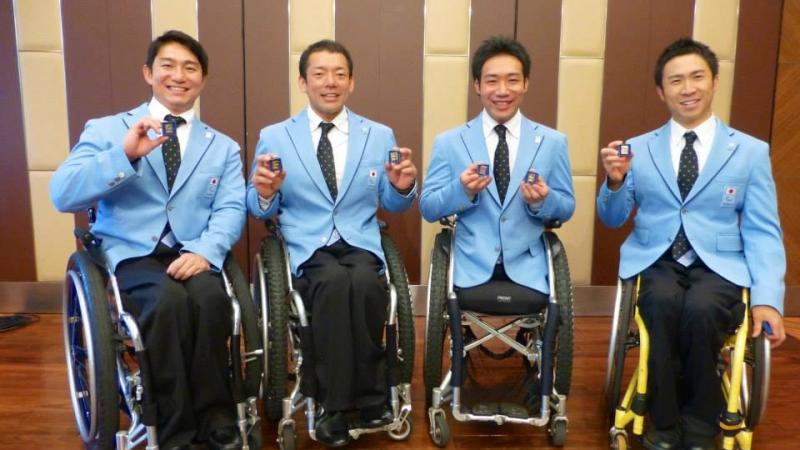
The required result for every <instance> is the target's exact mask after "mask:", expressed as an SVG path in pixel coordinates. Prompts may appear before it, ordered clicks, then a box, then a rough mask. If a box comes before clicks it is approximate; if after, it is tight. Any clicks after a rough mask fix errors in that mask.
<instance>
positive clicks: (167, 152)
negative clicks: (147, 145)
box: [161, 114, 186, 191]
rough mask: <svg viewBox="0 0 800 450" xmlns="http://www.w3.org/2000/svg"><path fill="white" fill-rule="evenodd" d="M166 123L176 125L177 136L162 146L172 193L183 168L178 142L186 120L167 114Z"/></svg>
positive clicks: (168, 183)
mask: <svg viewBox="0 0 800 450" xmlns="http://www.w3.org/2000/svg"><path fill="white" fill-rule="evenodd" d="M164 121H165V122H172V123H174V124H175V136H170V138H169V139H167V141H166V142H164V143H163V144H162V145H161V153H162V154H163V155H164V168H165V169H166V170H167V187H168V188H169V190H170V191H172V185H173V183H175V178H176V177H177V176H178V169H180V167H181V144H180V142H178V134H177V132H178V127H179V126H181V125H183V124H185V123H186V119H184V118H183V117H180V116H173V115H172V114H167V115H166V116H164Z"/></svg>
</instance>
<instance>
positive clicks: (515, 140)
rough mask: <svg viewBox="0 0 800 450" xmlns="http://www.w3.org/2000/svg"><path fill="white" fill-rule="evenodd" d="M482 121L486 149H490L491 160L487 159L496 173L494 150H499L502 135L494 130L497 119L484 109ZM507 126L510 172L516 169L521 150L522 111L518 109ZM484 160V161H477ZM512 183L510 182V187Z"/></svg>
mask: <svg viewBox="0 0 800 450" xmlns="http://www.w3.org/2000/svg"><path fill="white" fill-rule="evenodd" d="M481 122H483V137H484V139H486V150H488V151H489V161H486V163H487V164H489V165H490V166H491V167H492V171H491V172H490V173H492V174H493V173H494V152H495V150H497V142H498V141H499V140H500V136H498V135H497V132H495V131H494V127H496V126H497V125H498V123H497V121H496V120H494V119H493V118H492V116H490V115H489V113H487V112H486V110H485V109H484V110H483V112H482V113H481ZM503 125H505V127H506V143H507V144H508V172H509V173H511V172H513V171H514V162H515V161H516V160H517V151H518V150H519V134H520V129H521V128H522V113H521V112H520V111H519V109H517V112H516V113H515V114H514V115H513V116H512V117H511V118H510V119H508V120H507V121H506V123H504V124H503ZM476 162H482V161H476ZM510 188H511V183H509V189H510Z"/></svg>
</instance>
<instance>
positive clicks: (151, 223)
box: [50, 31, 246, 449]
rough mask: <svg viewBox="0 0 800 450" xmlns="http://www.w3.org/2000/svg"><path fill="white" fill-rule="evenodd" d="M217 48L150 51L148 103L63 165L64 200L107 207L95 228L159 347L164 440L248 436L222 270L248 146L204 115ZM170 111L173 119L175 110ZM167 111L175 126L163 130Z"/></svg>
mask: <svg viewBox="0 0 800 450" xmlns="http://www.w3.org/2000/svg"><path fill="white" fill-rule="evenodd" d="M207 72H208V57H207V55H206V53H205V50H203V47H202V46H201V45H200V43H199V42H197V41H196V40H195V39H193V38H192V37H190V36H188V35H186V34H184V33H182V32H180V31H169V32H167V33H165V34H163V35H162V36H160V37H158V38H156V39H155V40H154V41H153V42H152V43H151V44H150V47H149V49H148V54H147V62H146V64H145V66H144V67H143V73H144V78H145V80H146V81H147V83H148V84H150V85H151V86H152V89H153V97H152V99H151V100H150V102H149V103H146V104H143V105H141V106H139V107H137V108H135V109H133V110H131V111H128V112H123V113H120V114H116V115H113V116H107V117H103V118H99V119H94V120H90V121H89V122H88V123H87V124H86V128H85V130H84V131H83V133H82V134H81V137H80V140H79V141H78V143H77V144H76V145H75V147H74V148H73V149H72V151H71V152H70V155H69V157H68V158H67V160H66V161H64V163H63V164H61V166H60V167H59V168H58V170H57V171H56V172H55V174H54V175H53V179H52V181H51V184H50V195H51V198H52V200H53V203H54V204H55V206H56V208H58V210H60V211H63V212H79V211H85V210H86V209H87V208H89V207H91V206H95V207H96V210H97V220H96V222H95V223H94V224H93V225H92V229H91V231H92V233H94V234H95V235H96V236H97V237H99V238H100V239H101V240H102V243H101V247H102V250H103V251H104V253H105V254H106V256H107V258H108V261H109V263H110V264H111V266H112V269H114V271H115V273H116V276H117V279H118V282H119V286H120V292H121V294H122V300H123V304H124V306H125V309H126V310H128V311H129V312H131V313H132V314H133V315H134V317H136V319H137V322H138V324H139V327H140V329H141V331H142V333H143V336H144V342H145V345H146V347H147V348H148V352H149V358H150V361H151V367H153V368H154V373H153V382H154V385H155V386H154V390H155V400H156V405H157V416H158V417H157V431H158V440H159V445H160V446H161V448H165V449H188V448H190V446H191V445H192V443H193V442H205V441H208V444H209V446H210V447H211V448H214V449H234V448H239V447H240V446H241V440H240V438H239V435H238V432H237V430H236V428H235V426H234V423H235V422H234V417H235V410H234V405H233V399H232V396H231V391H230V387H229V385H228V373H227V370H228V351H227V347H226V341H227V339H228V336H229V334H230V331H231V325H230V323H231V310H230V300H229V299H228V297H227V295H226V293H225V290H224V288H223V285H222V280H221V277H220V274H219V270H220V269H221V268H222V265H223V261H224V260H225V255H226V253H227V252H228V251H229V250H230V249H231V247H232V246H233V244H234V243H235V242H236V240H237V239H238V238H239V234H240V232H241V230H242V226H243V225H244V220H245V216H246V214H245V186H244V178H243V176H242V163H241V159H240V151H239V146H238V145H237V144H236V143H235V142H234V141H233V140H231V139H230V138H229V137H228V136H225V135H224V134H222V133H220V132H218V131H216V130H214V129H213V128H211V127H209V126H208V125H206V124H205V123H203V122H201V121H200V120H199V118H197V117H196V116H195V113H194V111H193V110H192V107H193V105H194V102H195V100H196V99H197V97H198V96H199V95H200V92H201V91H202V90H203V87H204V86H205V82H206V74H207ZM165 116H166V118H165ZM162 120H166V121H169V122H170V124H171V125H172V126H174V127H175V128H176V133H175V134H176V136H173V137H170V136H166V135H163V136H162V135H161V134H160V133H161V129H162V128H161V122H162Z"/></svg>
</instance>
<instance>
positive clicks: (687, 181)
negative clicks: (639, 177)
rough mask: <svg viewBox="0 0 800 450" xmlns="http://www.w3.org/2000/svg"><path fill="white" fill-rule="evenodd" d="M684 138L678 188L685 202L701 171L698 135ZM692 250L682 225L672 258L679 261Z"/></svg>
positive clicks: (689, 133)
mask: <svg viewBox="0 0 800 450" xmlns="http://www.w3.org/2000/svg"><path fill="white" fill-rule="evenodd" d="M683 137H684V139H685V140H686V145H684V147H683V150H681V160H680V164H679V165H678V188H679V189H680V191H681V198H682V199H684V200H685V199H686V196H687V195H689V191H691V190H692V186H694V182H695V181H697V174H698V173H699V172H700V171H699V166H698V164H697V152H695V151H694V141H696V140H697V135H696V134H695V132H694V131H687V132H686V134H684V135H683ZM691 249H692V246H691V245H690V244H689V240H688V239H687V238H686V233H685V232H684V231H683V225H681V228H680V229H679V230H678V234H677V235H676V236H675V241H674V242H673V243H672V257H673V258H674V259H675V260H676V261H677V260H678V259H680V258H681V257H682V256H683V255H684V254H686V252H688V251H689V250H691Z"/></svg>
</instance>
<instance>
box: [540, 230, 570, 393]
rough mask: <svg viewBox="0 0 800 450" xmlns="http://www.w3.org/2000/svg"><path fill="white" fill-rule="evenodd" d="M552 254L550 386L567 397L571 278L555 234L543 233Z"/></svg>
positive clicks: (564, 255) (568, 385) (561, 245)
mask: <svg viewBox="0 0 800 450" xmlns="http://www.w3.org/2000/svg"><path fill="white" fill-rule="evenodd" d="M545 236H546V239H547V241H548V242H549V244H550V248H551V249H552V252H553V272H554V275H555V287H556V299H558V305H559V316H560V317H559V318H560V323H559V325H558V334H557V335H556V352H555V355H556V361H555V380H554V384H553V386H554V387H555V389H556V391H557V392H558V393H559V394H561V395H569V391H570V386H571V384H572V354H573V349H574V345H575V317H574V306H573V296H572V278H570V273H569V261H568V260H567V252H566V250H565V249H564V245H563V244H562V243H561V241H560V240H559V239H558V236H556V234H555V233H552V232H547V233H546V234H545Z"/></svg>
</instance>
